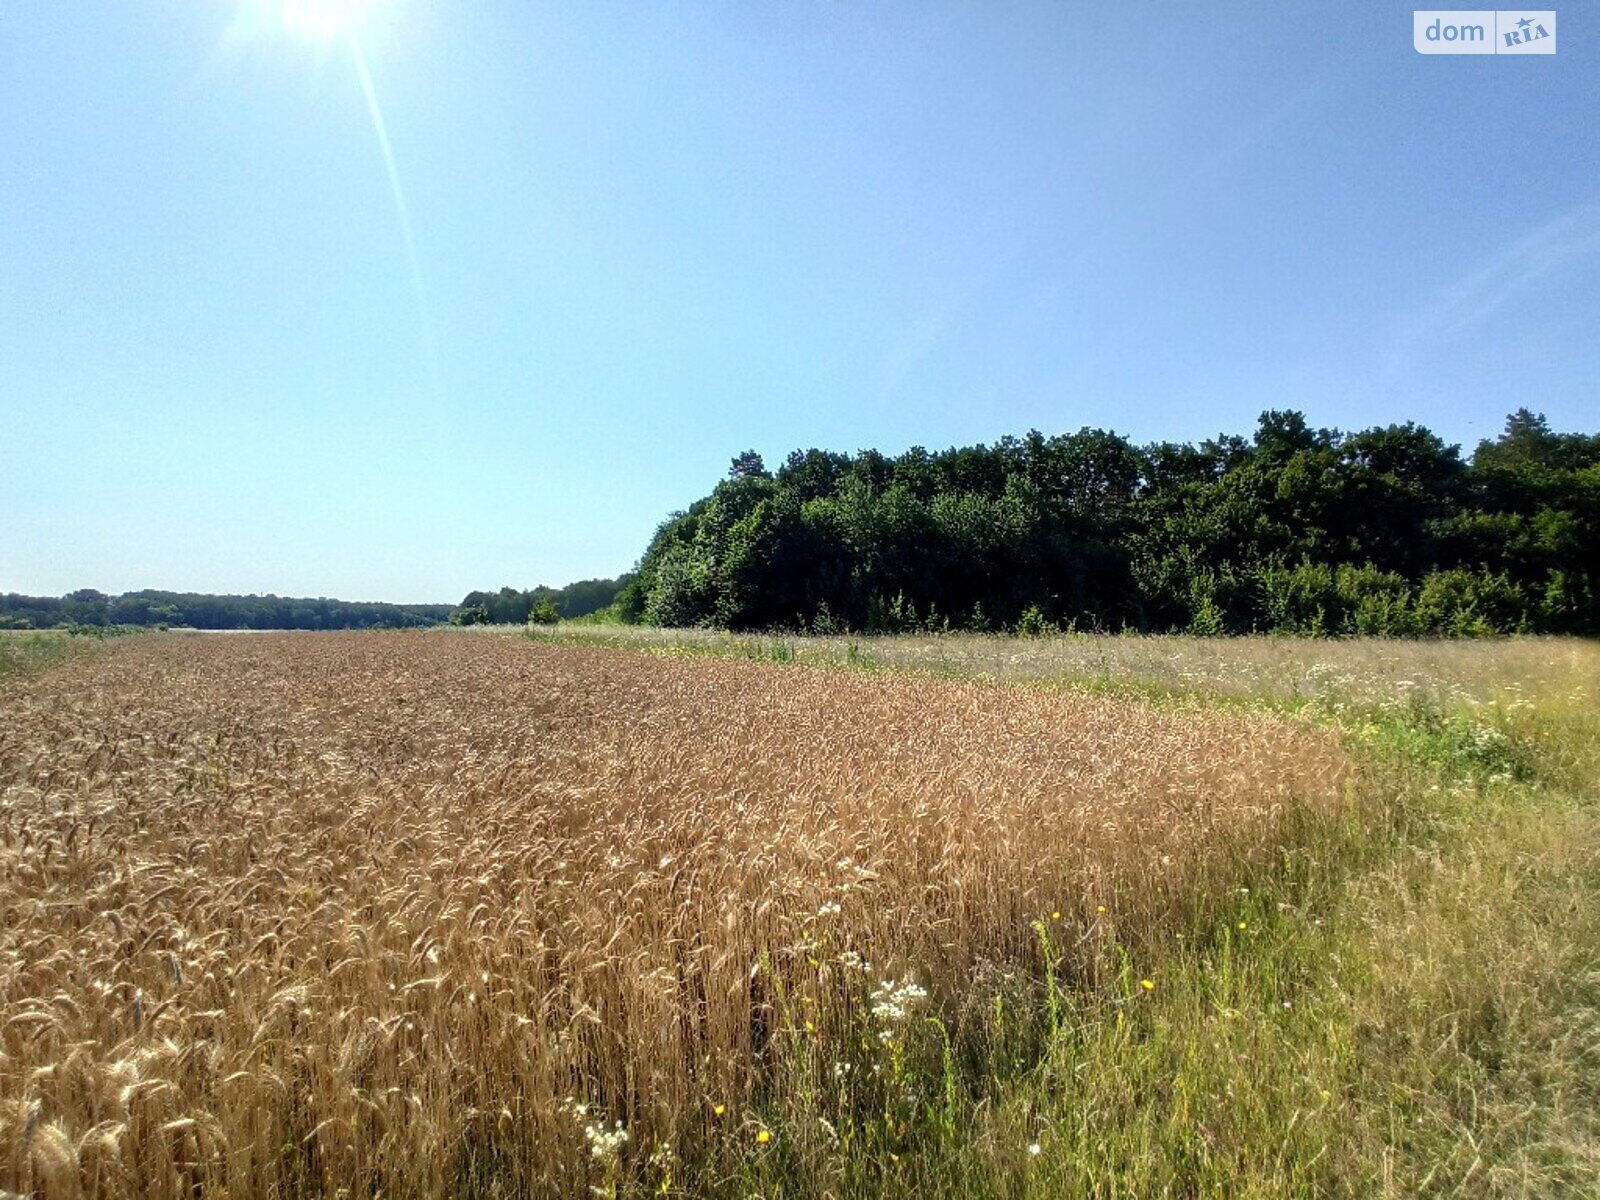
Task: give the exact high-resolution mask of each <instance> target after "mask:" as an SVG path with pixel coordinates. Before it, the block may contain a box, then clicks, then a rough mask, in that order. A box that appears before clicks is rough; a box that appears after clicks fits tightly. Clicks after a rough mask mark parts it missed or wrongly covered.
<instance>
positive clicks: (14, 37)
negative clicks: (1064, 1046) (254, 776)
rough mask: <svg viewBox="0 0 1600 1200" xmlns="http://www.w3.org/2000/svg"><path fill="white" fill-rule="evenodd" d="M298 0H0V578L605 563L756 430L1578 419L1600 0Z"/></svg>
mask: <svg viewBox="0 0 1600 1200" xmlns="http://www.w3.org/2000/svg"><path fill="white" fill-rule="evenodd" d="M294 2H295V3H298V4H302V5H304V4H309V3H311V2H312V0H294ZM281 9H282V4H281V3H278V2H268V0H206V2H200V0H194V2H191V3H182V2H178V0H167V2H164V3H154V2H151V3H118V4H106V5H97V4H90V3H71V4H54V3H11V4H6V5H4V6H0V330H3V337H0V429H3V431H4V432H3V436H0V509H3V512H4V514H5V520H4V524H3V526H0V591H24V592H35V593H57V592H61V591H64V590H66V589H69V588H75V587H82V586H94V587H99V588H102V589H105V590H107V591H121V590H124V589H131V588H138V587H166V588H174V589H192V590H204V591H240V592H247V591H258V592H266V591H275V592H278V593H279V594H297V595H298V594H311V595H332V596H341V597H345V598H351V599H392V600H407V601H422V600H436V601H437V600H444V601H450V600H455V599H458V598H459V597H460V596H461V595H462V594H463V593H464V592H466V591H467V590H469V589H471V588H477V587H498V586H500V585H501V584H506V583H510V584H514V585H516V586H519V587H520V586H531V585H533V584H535V583H539V582H549V583H561V582H565V581H567V580H570V579H575V578H581V577H585V576H593V575H610V574H615V573H617V572H620V571H622V570H625V569H626V568H628V567H629V566H630V565H631V564H632V563H633V561H634V560H635V559H636V558H637V556H638V554H639V553H640V552H641V551H642V550H643V548H644V546H645V544H646V542H647V541H648V539H649V536H650V534H651V532H652V530H653V529H654V527H655V525H656V524H657V523H658V522H659V521H660V520H661V518H662V517H664V516H665V515H666V514H667V513H668V512H669V511H670V510H672V509H676V508H682V507H685V506H686V505H687V504H689V503H690V502H691V501H693V500H694V499H696V498H697V497H699V496H701V495H703V494H704V493H705V492H706V491H707V490H708V489H709V488H710V486H711V485H712V484H713V483H714V482H715V481H716V480H717V479H718V478H719V477H720V476H721V475H722V474H723V473H724V472H725V471H726V469H727V464H728V460H729V459H730V458H731V457H732V456H733V455H734V454H735V453H737V452H738V451H740V450H743V449H745V448H746V447H754V448H755V449H757V450H759V451H761V452H762V453H763V454H764V455H766V457H767V460H768V463H769V465H776V464H777V462H779V461H781V459H782V457H783V455H784V454H785V453H786V452H787V451H789V450H791V449H793V448H796V447H810V446H820V447H826V448H831V449H838V450H855V449H860V448H863V447H868V446H873V447H878V448H881V449H884V450H888V451H896V450H900V449H903V448H905V447H906V446H909V445H912V444H922V445H926V446H928V447H930V448H942V447H945V446H949V445H952V444H966V443H970V442H974V441H992V440H993V439H995V438H997V437H999V436H1001V435H1004V434H1007V433H1023V432H1025V431H1027V430H1028V429H1030V428H1039V429H1041V430H1044V431H1045V432H1047V433H1054V432H1062V431H1070V430H1074V429H1077V428H1079V427H1081V426H1084V425H1090V426H1100V427H1108V428H1112V429H1116V430H1118V431H1119V432H1122V433H1124V434H1127V435H1129V436H1131V437H1133V438H1134V439H1136V440H1139V441H1147V440H1153V439H1175V440H1190V439H1197V438H1203V437H1207V436H1211V435H1214V434H1216V433H1219V432H1241V433H1244V432H1249V430H1250V429H1251V428H1253V426H1254V422H1255V418H1256V416H1257V414H1258V413H1259V412H1260V411H1261V410H1263V409H1265V408H1270V407H1295V408H1300V409H1303V410H1305V411H1306V412H1307V414H1308V415H1309V416H1310V418H1311V419H1312V421H1313V422H1314V423H1317V424H1322V425H1334V426H1338V427H1341V428H1360V427H1365V426H1368V425H1373V424H1385V423H1388V422H1391V421H1404V420H1417V421H1420V422H1422V423H1424V424H1427V425H1429V426H1431V427H1432V428H1434V429H1435V430H1437V431H1438V432H1439V433H1441V434H1442V435H1443V436H1445V437H1446V438H1447V439H1448V440H1451V441H1456V442H1461V443H1463V444H1464V445H1465V447H1466V448H1467V449H1469V450H1470V448H1471V446H1472V445H1473V444H1475V442H1476V441H1477V440H1478V439H1479V438H1480V437H1486V436H1493V435H1494V434H1495V433H1496V432H1497V431H1498V430H1499V428H1500V426H1501V424H1502V422H1503V420H1504V417H1505V414H1506V413H1507V412H1509V411H1510V410H1512V409H1514V408H1517V407H1518V406H1521V405H1527V406H1529V407H1531V408H1534V409H1537V410H1542V411H1543V412H1545V413H1546V414H1547V415H1548V416H1549V418H1550V420H1551V423H1552V424H1553V425H1555V426H1556V427H1558V428H1562V429H1581V430H1585V431H1589V432H1593V431H1595V430H1597V429H1600V394H1597V390H1596V383H1597V380H1600V328H1597V326H1600V145H1597V138H1600V132H1597V131H1600V111H1597V100H1600V64H1597V61H1596V57H1597V48H1600V21H1597V20H1596V19H1595V18H1596V12H1597V10H1596V8H1595V7H1594V6H1592V5H1590V6H1587V7H1582V8H1580V7H1570V8H1565V9H1560V10H1558V11H1559V31H1558V37H1559V45H1560V50H1559V52H1558V53H1557V54H1556V55H1555V56H1554V57H1548V56H1545V57H1509V56H1474V57H1468V56H1429V57H1424V56H1420V55H1418V54H1416V53H1415V52H1414V50H1413V49H1412V44H1411V22H1412V17H1411V13H1412V10H1411V8H1409V7H1407V8H1400V7H1398V6H1395V5H1390V4H1377V5H1351V4H1331V3H1330V4H1292V5H1290V4H1281V3H1275V4H1226V3H1217V4H1209V5H1202V4H1195V3H1193V2H1192V0H1186V2H1184V3H1173V4H1138V5H1115V6H1104V7H1102V6H1089V5H1083V4H1077V3H1071V4H1068V3H1052V4H1040V5H1027V4H1018V5H1002V4H977V3H971V4H960V5H952V4H939V3H929V2H926V0H918V2H916V3H906V4H892V3H836V2H833V3H830V2H817V3H806V4H800V3H773V4H757V5H751V4H745V3H732V2H730V3H710V2H704V3H692V4H691V3H682V4H665V3H655V4H639V3H626V4H606V3H583V4H578V3H571V4H561V5H548V4H529V3H521V2H519V3H505V4H491V3H446V2H439V3H432V2H427V0H389V2H388V3H385V2H384V0H371V3H370V4H368V5H367V6H366V8H365V12H364V13H363V14H362V16H361V19H360V21H359V23H358V25H357V26H356V31H355V32H356V38H357V41H358V44H359V46H360V61H358V57H357V55H356V53H355V52H354V51H353V50H352V47H351V45H350V43H349V42H348V41H347V40H345V39H344V38H342V37H337V36H319V35H317V34H315V33H313V32H309V31H307V30H305V29H303V28H296V27H294V23H293V22H285V21H284V20H283V14H282V12H281ZM362 64H364V65H365V68H366V70H367V73H368V79H369V80H370V82H371V91H372V95H373V96H374V97H375V98H376V101H377V105H378V111H380V112H381V114H382V118H383V124H384V128H385V129H386V131H387V135H388V139H389V143H390V148H391V150H392V155H393V163H394V168H395V177H396V179H397V180H398V182H399V185H400V197H401V199H402V201H403V206H404V213H405V219H404V220H403V219H402V212H401V207H400V205H398V204H397V197H396V193H395V191H394V189H393V188H392V187H391V181H390V175H389V172H388V169H387V166H386V162H385V158H384V155H383V151H382V146H381V144H380V139H379V137H378V135H377V130H376V128H375V122H374V116H373V110H372V108H371V107H370V105H369V103H368V100H367V97H366V94H365V92H364V89H363V82H362V78H361V67H362ZM407 220H408V221H409V226H410V233H411V243H410V244H411V245H412V246H414V254H415V257H414V260H413V258H412V256H411V254H410V253H408V241H407V236H406V228H405V223H406V221H407ZM413 263H414V268H415V269H414V270H413Z"/></svg>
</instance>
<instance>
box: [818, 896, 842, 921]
mask: <svg viewBox="0 0 1600 1200" xmlns="http://www.w3.org/2000/svg"><path fill="white" fill-rule="evenodd" d="M842 911H843V910H842V909H841V908H840V907H839V902H838V901H837V900H824V901H823V902H822V904H821V906H820V907H819V908H818V909H817V916H819V917H837V916H838V915H839V914H840V912H842Z"/></svg>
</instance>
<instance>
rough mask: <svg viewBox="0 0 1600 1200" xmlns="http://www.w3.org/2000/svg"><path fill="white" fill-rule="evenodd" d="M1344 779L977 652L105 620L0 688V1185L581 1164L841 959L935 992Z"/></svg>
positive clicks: (1203, 857)
mask: <svg viewBox="0 0 1600 1200" xmlns="http://www.w3.org/2000/svg"><path fill="white" fill-rule="evenodd" d="M1348 771H1349V768H1348V764H1347V761H1346V759H1345V757H1344V756H1343V754H1342V753H1341V752H1340V751H1339V750H1338V748H1337V747H1336V746H1335V744H1334V743H1333V742H1332V741H1331V740H1330V739H1328V738H1325V737H1323V736H1320V735H1317V734H1314V733H1312V732H1309V731H1308V730H1306V729H1302V728H1297V727H1293V726H1290V725H1288V724H1286V723H1284V722H1281V721H1278V720H1274V719H1271V718H1268V717H1265V716H1260V715H1254V714H1247V713H1243V712H1239V713H1229V714H1219V713H1216V712H1204V713H1202V712H1200V711H1198V710H1194V711H1185V710H1163V711H1155V710H1152V709H1150V708H1148V707H1143V706H1140V705H1138V704H1136V703H1133V702H1130V701H1127V700H1121V699H1115V698H1110V697H1104V696H1088V695H1075V694H1070V693H1065V692H1060V691H1054V690H1046V689H1038V688H1027V687H1019V686H1015V685H1003V684H995V683H979V682H965V683H962V682H936V681H930V680H925V679H908V678H894V677H889V676H883V675H868V674H862V673H848V672H837V671H833V672H827V671H819V670H812V669H806V668H792V669H773V668H764V667H761V666H758V665H754V664H750V663H745V662H735V661H706V660H686V659H672V658H663V657H660V656H648V655H638V654H628V653H620V652H615V651H609V650H603V649H594V648H585V647H581V646H579V647H569V646H549V645H529V644H526V643H517V642H512V641H507V640H504V639H491V638H450V637H441V636H437V635H426V634H421V635H338V634H326V635H281V636H279V635H272V636H250V637H222V636H208V637H179V636H176V635H174V636H160V637H157V636H152V637H148V638H141V639H134V640H132V641H131V642H130V643H128V644H125V645H119V646H116V647H113V648H110V649H108V650H107V651H106V652H105V653H104V654H101V655H98V656H95V657H93V658H90V659H87V660H82V661H76V662H72V663H69V664H67V665H65V666H63V667H60V668H58V669H56V670H55V671H53V672H50V673H48V674H46V675H44V676H41V677H39V678H36V679H33V680H29V681H21V682H14V683H13V684H10V685H7V686H6V687H5V688H4V689H3V690H0V1187H4V1188H7V1189H9V1190H12V1191H16V1192H24V1193H33V1194H37V1195H39V1196H41V1197H58V1196H59V1197H66V1196H78V1195H94V1196H134V1195H138V1196H151V1197H177V1196H180V1195H183V1196H193V1195H194V1194H195V1193H196V1189H204V1190H208V1191H214V1192H216V1193H217V1194H226V1195H229V1196H233V1197H254V1196H269V1195H274V1196H277V1195H292V1194H304V1195H312V1194H333V1193H336V1192H340V1191H343V1192H345V1193H346V1194H352V1195H357V1194H382V1195H386V1196H396V1197H399V1196H443V1195H452V1194H460V1193H462V1192H465V1191H470V1190H478V1191H483V1192H493V1191H495V1190H497V1189H498V1190H503V1191H505V1192H507V1193H516V1192H522V1193H526V1192H528V1191H530V1190H536V1191H555V1192H574V1193H577V1192H582V1191H584V1190H585V1189H586V1188H587V1187H588V1186H590V1185H591V1184H592V1183H594V1182H595V1180H596V1175H595V1172H596V1171H598V1170H601V1169H603V1168H604V1169H609V1167H608V1166H607V1164H608V1163H610V1162H611V1158H610V1157H607V1156H614V1153H622V1154H643V1153H645V1152H646V1151H647V1149H648V1148H649V1147H651V1146H658V1145H660V1144H661V1143H663V1142H666V1141H669V1140H670V1141H671V1142H672V1144H673V1145H674V1146H678V1147H682V1148H684V1152H686V1153H687V1152H688V1150H689V1149H690V1148H692V1147H694V1146H696V1145H704V1144H705V1143H706V1142H707V1141H708V1140H710V1139H712V1138H714V1137H715V1136H716V1135H717V1132H718V1130H719V1129H721V1128H725V1127H727V1126H730V1125H736V1123H737V1121H738V1120H739V1119H740V1117H741V1114H748V1113H750V1112H751V1106H752V1105H753V1104H756V1103H758V1101H759V1096H760V1090H761V1088H762V1086H763V1080H764V1079H765V1078H766V1077H767V1074H766V1073H768V1072H770V1070H771V1066H772V1060H773V1057H774V1055H775V1054H776V1047H777V1046H778V1045H779V1044H780V1043H781V1042H782V1040H783V1039H784V1038H785V1037H788V1036H791V1035H792V1032H793V1031H792V1030H788V1029H786V1028H785V1026H784V1021H785V1016H784V1014H785V1012H786V1011H787V1010H786V1009H785V1007H784V1001H785V997H791V998H792V996H793V995H795V994H798V993H802V992H803V993H805V994H806V996H807V997H808V998H809V999H811V1000H813V1001H814V1002H815V1003H817V1004H818V1005H819V1007H818V1008H817V1009H816V1011H817V1012H818V1013H819V1020H821V1019H822V1018H821V1015H820V1014H822V1013H823V1012H824V1010H825V1009H826V1007H827V1006H828V1005H830V1004H831V1005H835V1006H837V1005H840V1004H848V1003H849V1002H850V997H851V996H852V995H853V994H857V993H858V992H859V988H856V989H855V991H854V992H853V991H852V988H853V987H854V984H853V983H852V978H851V975H850V971H851V968H852V967H853V966H854V965H855V964H857V963H860V962H866V963H870V964H871V966H872V969H873V971H874V972H875V974H874V976H873V977H872V978H873V979H877V978H880V977H887V978H903V979H907V980H911V979H914V980H917V981H919V982H920V984H922V985H925V986H926V987H927V989H928V991H929V993H930V994H931V1002H932V1003H933V1004H934V1005H935V1006H936V1007H937V1008H938V1010H939V1011H941V1012H944V1013H946V1014H948V1015H949V1019H950V1020H951V1021H958V1020H959V1019H960V1013H961V1012H962V1006H963V1002H964V1000H965V999H966V997H967V994H968V992H969V991H970V990H971V987H972V980H973V978H974V976H975V973H981V972H982V971H983V970H986V969H989V968H990V967H992V966H993V965H994V964H1017V963H1024V964H1026V963H1031V962H1034V961H1036V958H1037V953H1038V951H1037V945H1036V935H1035V933H1034V931H1033V929H1032V928H1031V922H1032V921H1033V920H1034V919H1035V918H1037V917H1038V916H1039V915H1040V914H1047V913H1059V914H1061V916H1060V920H1061V922H1062V928H1063V929H1070V930H1072V931H1073V933H1074V935H1075V936H1076V937H1079V938H1081V937H1083V936H1085V935H1086V934H1088V933H1093V932H1094V931H1095V930H1096V929H1097V928H1098V927H1100V926H1101V925H1102V924H1104V923H1105V922H1106V921H1109V920H1114V921H1115V922H1116V923H1117V929H1118V934H1117V936H1118V939H1119V944H1121V945H1133V946H1136V945H1137V941H1138V936H1139V931H1140V930H1144V929H1153V928H1157V927H1159V926H1160V925H1161V923H1162V922H1163V921H1164V920H1168V919H1170V918H1171V914H1172V913H1174V912H1176V911H1179V910H1182V909H1183V908H1184V907H1185V906H1186V905H1190V904H1193V903H1194V902H1195V897H1196V896H1200V895H1204V894H1207V893H1208V892H1211V893H1214V892H1218V891H1220V890H1223V889H1225V888H1227V887H1228V886H1230V885H1231V883H1234V882H1237V879H1238V877H1239V872H1240V871H1242V870H1244V869H1246V868H1247V867H1248V866H1249V864H1250V863H1251V862H1253V861H1254V862H1259V861H1265V860H1268V859H1270V858H1271V857H1272V856H1273V855H1274V854H1275V853H1276V852H1277V848H1278V842H1279V840H1280V833H1281V828H1282V824H1283V822H1284V821H1285V820H1287V819H1289V818H1290V817H1291V816H1292V815H1293V814H1294V812H1295V811H1296V810H1297V809H1298V808H1299V807H1300V806H1303V805H1312V806H1326V805H1331V804H1335V803H1337V802H1338V800H1339V798H1340V796H1341V794H1342V792H1343V791H1344V790H1345V788H1346V780H1347V776H1348ZM1102 908H1104V909H1105V910H1106V911H1107V915H1106V916H1101V915H1100V910H1101V909H1102ZM1063 940H1071V939H1063ZM1083 969H1085V970H1088V969H1092V966H1085V967H1084V968H1083ZM846 1015H847V1014H846ZM829 1019H833V1018H829ZM845 1019H846V1017H845V1016H841V1017H838V1020H840V1021H843V1020H845ZM819 1036H820V1035H819ZM579 1105H583V1106H585V1108H584V1109H582V1110H580V1109H579V1108H578V1106H579ZM580 1111H586V1112H587V1113H589V1114H591V1116H593V1117H595V1118H596V1119H598V1120H600V1121H602V1122H604V1123H606V1125H607V1128H610V1129H612V1130H615V1128H616V1123H618V1122H620V1123H621V1126H622V1129H623V1130H625V1131H627V1132H629V1134H630V1135H631V1141H630V1143H626V1144H622V1145H623V1148H622V1150H620V1151H617V1150H615V1147H616V1145H617V1143H605V1146H604V1149H605V1154H604V1155H603V1154H602V1153H601V1150H602V1146H601V1145H600V1144H599V1143H597V1141H596V1137H597V1136H598V1135H596V1134H594V1132H593V1131H592V1130H591V1132H590V1135H589V1138H588V1140H587V1141H586V1140H585V1131H584V1122H583V1120H581V1119H578V1118H577V1117H575V1115H574V1114H575V1113H576V1112H580ZM602 1132H603V1131H602ZM602 1159H605V1160H606V1161H605V1162H601V1160H602ZM597 1163H599V1164H600V1165H598V1166H597Z"/></svg>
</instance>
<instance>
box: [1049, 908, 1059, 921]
mask: <svg viewBox="0 0 1600 1200" xmlns="http://www.w3.org/2000/svg"><path fill="white" fill-rule="evenodd" d="M1050 919H1051V920H1052V921H1059V920H1061V910H1060V909H1057V910H1056V911H1055V912H1053V913H1051V914H1050Z"/></svg>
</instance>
